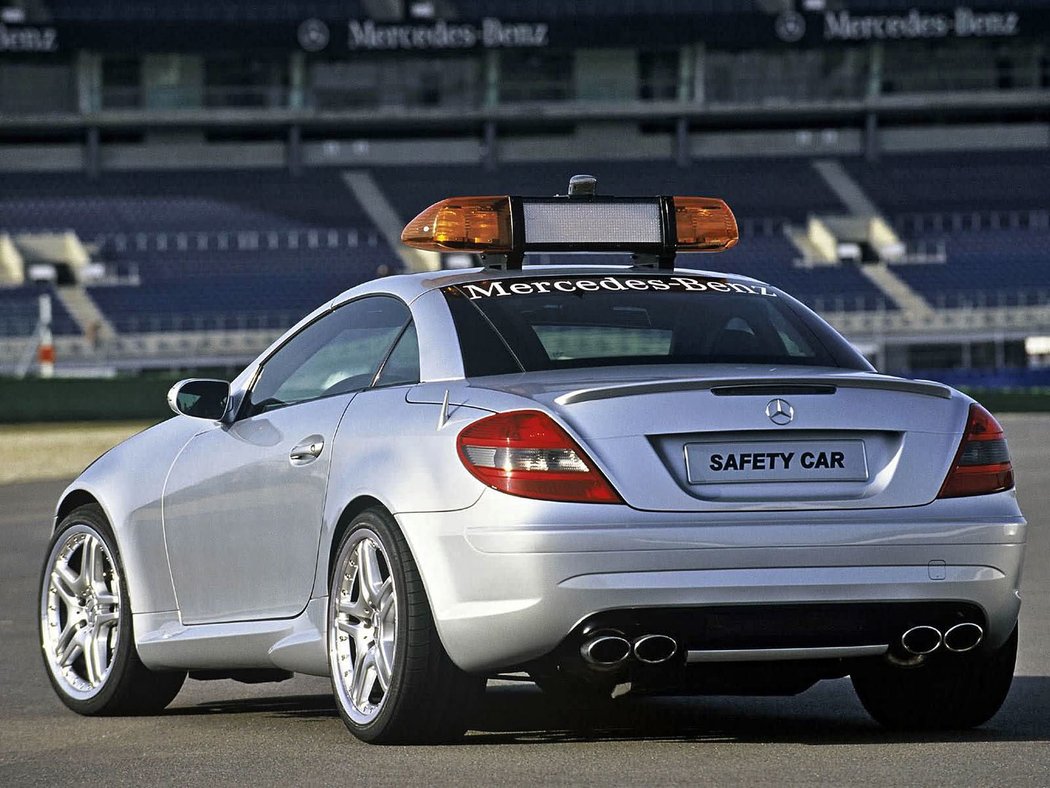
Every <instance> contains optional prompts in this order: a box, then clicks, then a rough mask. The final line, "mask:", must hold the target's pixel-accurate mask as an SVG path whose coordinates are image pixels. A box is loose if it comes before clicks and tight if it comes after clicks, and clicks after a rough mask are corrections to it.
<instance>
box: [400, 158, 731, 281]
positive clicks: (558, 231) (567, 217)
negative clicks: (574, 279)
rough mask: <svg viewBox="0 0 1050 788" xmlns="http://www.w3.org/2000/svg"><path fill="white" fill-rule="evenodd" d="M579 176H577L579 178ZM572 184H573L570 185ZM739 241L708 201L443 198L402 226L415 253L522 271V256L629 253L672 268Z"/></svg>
mask: <svg viewBox="0 0 1050 788" xmlns="http://www.w3.org/2000/svg"><path fill="white" fill-rule="evenodd" d="M577 177H579V176H577ZM574 180H575V179H574ZM738 238H739V233H738V231H737V225H736V219H735V217H734V216H733V212H732V211H731V210H730V209H729V206H728V205H726V204H725V202H724V201H723V200H719V199H717V198H714V197H599V196H596V195H594V194H593V193H590V194H585V195H579V196H578V195H573V194H571V192H570V195H569V196H567V197H512V196H509V195H504V196H488V197H449V198H448V199H445V200H442V201H441V202H437V203H434V204H433V205H431V206H430V207H429V208H427V209H426V210H425V211H423V212H422V213H420V214H419V215H418V216H417V217H416V218H415V219H413V220H412V221H411V222H409V223H408V225H407V226H406V227H405V229H404V232H402V233H401V240H402V241H403V242H404V243H405V244H407V245H408V246H413V247H416V248H417V249H428V250H431V251H438V252H474V253H478V254H482V255H485V256H486V257H487V258H488V257H498V258H501V260H500V261H499V262H498V264H501V265H506V266H507V267H520V266H521V258H522V256H523V255H524V254H525V253H526V252H630V253H632V254H634V255H636V256H638V257H639V259H640V260H641V261H642V262H646V261H651V262H654V263H655V264H656V265H657V266H658V267H660V268H671V267H673V261H674V256H675V254H676V253H678V252H721V251H723V250H725V249H729V248H730V247H732V246H733V245H734V244H736V242H737V240H738Z"/></svg>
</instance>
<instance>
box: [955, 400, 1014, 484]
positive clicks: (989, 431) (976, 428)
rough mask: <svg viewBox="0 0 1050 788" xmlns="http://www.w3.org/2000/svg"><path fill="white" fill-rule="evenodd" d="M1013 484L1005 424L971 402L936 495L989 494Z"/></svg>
mask: <svg viewBox="0 0 1050 788" xmlns="http://www.w3.org/2000/svg"><path fill="white" fill-rule="evenodd" d="M1013 486H1014V471H1013V465H1011V463H1010V452H1009V450H1008V449H1007V447H1006V436H1004V435H1003V428H1002V427H1001V426H1000V425H999V422H998V421H996V420H995V417H994V416H992V414H991V413H989V412H988V411H987V410H985V409H984V408H983V407H981V406H980V405H978V404H977V403H976V402H975V403H974V404H972V405H971V406H970V415H969V418H967V420H966V432H965V433H964V434H963V437H962V442H961V443H960V444H959V451H958V452H956V455H955V461H954V462H953V463H952V467H951V470H950V471H948V477H947V478H946V479H945V480H944V484H943V485H941V491H940V494H938V496H937V497H938V498H961V497H963V496H966V495H986V494H988V493H995V492H1002V491H1003V490H1009V489H1010V488H1011V487H1013Z"/></svg>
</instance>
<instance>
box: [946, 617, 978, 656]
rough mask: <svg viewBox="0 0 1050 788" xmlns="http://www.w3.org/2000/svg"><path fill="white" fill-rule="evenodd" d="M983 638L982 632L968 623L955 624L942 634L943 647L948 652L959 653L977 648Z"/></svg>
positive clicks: (974, 625)
mask: <svg viewBox="0 0 1050 788" xmlns="http://www.w3.org/2000/svg"><path fill="white" fill-rule="evenodd" d="M983 638H984V630H983V629H982V628H981V627H980V626H979V625H978V624H974V623H972V622H969V621H965V622H963V623H962V624H956V625H955V626H954V627H952V628H951V629H949V630H948V631H947V632H945V633H944V647H945V648H946V649H948V650H949V651H954V652H956V653H961V652H964V651H970V650H972V649H975V648H977V645H978V644H979V643H980V642H981V640H982V639H983Z"/></svg>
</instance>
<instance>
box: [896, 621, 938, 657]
mask: <svg viewBox="0 0 1050 788" xmlns="http://www.w3.org/2000/svg"><path fill="white" fill-rule="evenodd" d="M942 639H943V638H942V637H941V631H940V630H939V629H937V627H930V626H926V625H925V624H922V625H919V626H917V627H912V628H911V629H909V630H908V631H906V632H905V633H904V634H903V635H901V646H902V647H903V648H904V650H905V651H907V652H908V653H909V654H912V655H914V656H917V657H924V656H926V655H927V654H932V653H933V652H934V651H936V650H937V649H938V648H940V645H941V641H942Z"/></svg>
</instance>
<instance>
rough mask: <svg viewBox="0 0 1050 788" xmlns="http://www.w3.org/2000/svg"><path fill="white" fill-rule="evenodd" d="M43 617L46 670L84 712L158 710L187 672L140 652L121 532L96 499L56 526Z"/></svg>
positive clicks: (64, 698)
mask: <svg viewBox="0 0 1050 788" xmlns="http://www.w3.org/2000/svg"><path fill="white" fill-rule="evenodd" d="M39 621H40V644H41V647H42V650H43V656H44V665H45V666H46V667H47V674H48V678H49V679H50V680H51V684H52V686H53V687H54V688H55V691H56V692H57V693H58V696H59V698H61V699H62V702H63V703H65V704H66V705H67V706H69V707H70V708H71V709H73V710H74V711H77V712H79V713H81V714H142V713H145V712H150V711H158V710H160V709H162V708H164V707H165V706H166V705H168V703H170V702H171V700H172V699H173V698H174V697H175V695H176V694H177V693H178V691H179V688H180V687H181V686H182V682H183V681H184V680H185V678H186V674H185V673H183V672H159V671H152V670H149V669H147V668H146V666H145V665H143V664H142V662H141V661H140V660H139V657H138V653H137V652H136V651H135V644H134V642H133V637H132V630H131V606H130V604H129V602H128V593H127V588H126V586H125V584H124V582H123V570H122V568H121V563H120V556H119V554H118V553H117V547H116V539H115V538H114V537H113V532H112V530H111V529H110V526H109V522H108V521H107V520H106V517H105V515H104V514H103V513H102V510H101V509H100V508H99V507H98V506H96V505H94V504H92V505H89V506H82V507H80V508H78V509H76V510H74V511H73V512H71V513H70V514H69V515H68V516H67V517H65V518H64V519H63V520H62V522H61V523H59V526H58V528H56V529H55V534H54V536H53V537H52V538H51V547H50V550H49V551H48V556H47V561H46V562H45V563H44V571H43V573H42V574H41V578H40V618H39Z"/></svg>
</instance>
